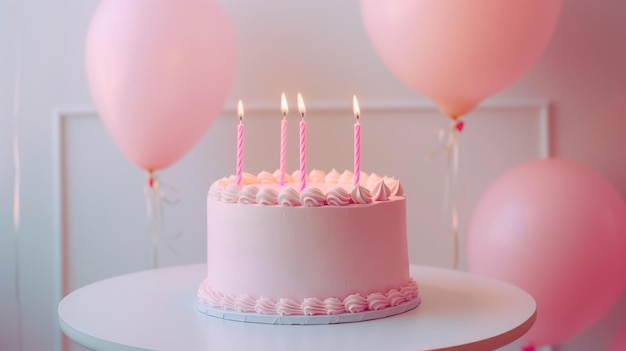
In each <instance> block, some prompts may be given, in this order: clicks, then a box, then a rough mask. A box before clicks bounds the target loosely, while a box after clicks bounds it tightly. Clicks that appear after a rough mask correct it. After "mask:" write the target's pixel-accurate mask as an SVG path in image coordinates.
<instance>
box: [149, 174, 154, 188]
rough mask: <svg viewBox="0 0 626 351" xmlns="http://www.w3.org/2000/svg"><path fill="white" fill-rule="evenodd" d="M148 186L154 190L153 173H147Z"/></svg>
mask: <svg viewBox="0 0 626 351" xmlns="http://www.w3.org/2000/svg"><path fill="white" fill-rule="evenodd" d="M148 186H149V187H150V188H154V173H153V172H152V171H148Z"/></svg>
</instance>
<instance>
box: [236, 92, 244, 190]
mask: <svg viewBox="0 0 626 351" xmlns="http://www.w3.org/2000/svg"><path fill="white" fill-rule="evenodd" d="M237 114H238V115H239V125H238V126H237V185H239V186H241V180H242V178H243V132H244V130H243V103H242V102H241V100H239V103H238V104H237Z"/></svg>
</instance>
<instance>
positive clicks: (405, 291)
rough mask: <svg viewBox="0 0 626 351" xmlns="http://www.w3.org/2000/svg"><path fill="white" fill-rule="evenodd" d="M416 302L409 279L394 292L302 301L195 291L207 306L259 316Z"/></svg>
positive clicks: (340, 311)
mask: <svg viewBox="0 0 626 351" xmlns="http://www.w3.org/2000/svg"><path fill="white" fill-rule="evenodd" d="M415 299H419V290H418V287H417V283H415V281H414V280H413V279H410V280H409V281H407V282H406V283H405V284H404V285H402V286H401V287H398V288H397V289H391V290H388V291H381V292H373V293H371V294H367V295H361V294H359V293H355V294H351V295H348V296H346V297H345V298H343V299H341V298H338V297H328V298H326V299H323V300H322V299H320V298H318V297H309V298H305V299H304V300H302V301H296V300H292V299H285V298H282V299H279V300H278V301H274V300H272V299H269V298H266V297H258V298H253V297H250V296H248V295H238V296H236V295H233V294H223V293H221V292H218V291H215V290H213V289H212V288H211V286H210V285H209V283H208V282H207V281H206V280H205V281H204V282H203V283H202V284H201V286H200V289H199V290H198V300H199V301H200V302H201V303H203V304H206V305H208V306H211V307H217V308H221V309H224V310H231V311H238V312H244V313H254V312H256V313H259V314H264V315H279V316H297V315H304V316H317V315H339V314H344V313H361V312H364V311H378V310H382V309H386V308H389V307H395V306H398V305H400V304H402V303H406V302H410V301H413V300H415Z"/></svg>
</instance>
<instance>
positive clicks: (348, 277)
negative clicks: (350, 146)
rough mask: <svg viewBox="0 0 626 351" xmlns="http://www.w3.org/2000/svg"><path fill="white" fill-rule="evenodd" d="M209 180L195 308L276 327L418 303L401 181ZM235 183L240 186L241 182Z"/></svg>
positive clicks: (319, 176) (371, 314) (337, 176)
mask: <svg viewBox="0 0 626 351" xmlns="http://www.w3.org/2000/svg"><path fill="white" fill-rule="evenodd" d="M298 172H299V171H296V172H294V174H293V175H292V176H289V175H288V174H287V175H286V176H284V178H283V180H284V183H283V185H280V184H279V183H280V182H279V181H277V178H278V175H277V173H274V174H272V173H269V172H261V173H260V174H258V175H256V176H255V175H252V174H247V173H244V174H243V176H242V178H241V179H240V180H239V182H237V181H236V180H235V178H236V177H235V176H231V177H226V178H223V179H220V180H218V181H216V182H214V183H213V184H212V185H211V188H210V190H209V194H208V197H207V268H208V269H207V277H206V279H205V280H204V281H203V282H202V283H201V284H200V287H199V289H198V304H197V306H198V310H199V311H201V312H203V313H205V314H208V315H211V316H215V317H219V318H224V319H231V320H239V321H247V322H260V323H272V324H329V323H343V322H356V321H362V320H369V319H376V318H383V317H387V316H390V315H394V314H398V313H402V312H405V311H408V310H410V309H413V308H415V307H417V305H418V304H419V303H420V296H419V293H418V287H417V284H416V282H415V281H414V280H413V279H412V278H411V277H410V276H409V259H408V250H407V233H406V200H405V197H404V194H403V189H402V185H401V184H400V182H399V181H398V180H397V179H395V178H390V177H380V176H378V175H376V174H374V173H372V174H370V175H368V174H365V173H362V172H359V181H358V184H357V185H354V175H353V173H352V172H351V171H345V172H343V173H339V172H337V171H335V170H332V171H330V172H328V173H325V172H322V171H318V170H314V171H312V172H310V173H309V174H308V175H307V178H306V180H307V182H306V186H301V184H302V183H301V182H298V181H294V179H296V180H297V179H300V174H298ZM237 183H239V185H237Z"/></svg>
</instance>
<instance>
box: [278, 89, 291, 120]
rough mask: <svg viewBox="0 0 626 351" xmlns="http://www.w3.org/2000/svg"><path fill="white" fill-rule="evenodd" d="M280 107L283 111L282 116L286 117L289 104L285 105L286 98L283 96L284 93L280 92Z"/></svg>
mask: <svg viewBox="0 0 626 351" xmlns="http://www.w3.org/2000/svg"><path fill="white" fill-rule="evenodd" d="M280 108H281V111H282V112H283V118H284V117H287V114H288V113H289V106H287V98H286V97H285V93H282V94H281V95H280Z"/></svg>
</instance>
